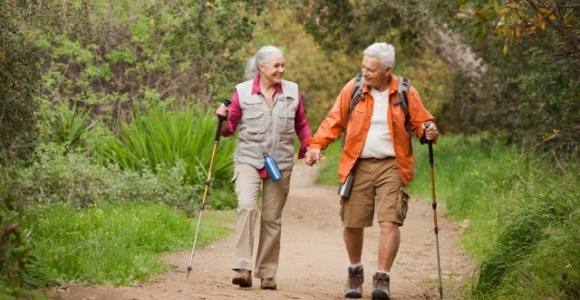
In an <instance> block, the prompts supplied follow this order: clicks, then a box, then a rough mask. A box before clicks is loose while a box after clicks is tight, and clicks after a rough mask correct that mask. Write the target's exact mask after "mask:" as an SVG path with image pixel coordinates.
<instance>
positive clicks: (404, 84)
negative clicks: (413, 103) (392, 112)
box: [393, 77, 411, 132]
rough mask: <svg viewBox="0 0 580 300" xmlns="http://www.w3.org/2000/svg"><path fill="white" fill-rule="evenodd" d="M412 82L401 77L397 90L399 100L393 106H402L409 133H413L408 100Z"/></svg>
mask: <svg viewBox="0 0 580 300" xmlns="http://www.w3.org/2000/svg"><path fill="white" fill-rule="evenodd" d="M410 85H411V82H410V81H409V79H407V78H404V77H399V87H398V88H397V93H398V94H399V99H397V101H395V102H393V104H395V105H397V104H400V105H401V108H402V109H403V112H404V113H405V128H406V129H407V131H409V132H410V131H411V121H410V120H409V105H408V100H407V92H408V91H409V86H410Z"/></svg>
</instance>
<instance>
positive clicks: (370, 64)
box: [361, 55, 391, 90]
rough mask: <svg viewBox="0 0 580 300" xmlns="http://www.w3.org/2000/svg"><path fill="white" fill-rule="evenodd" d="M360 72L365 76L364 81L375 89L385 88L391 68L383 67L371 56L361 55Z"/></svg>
mask: <svg viewBox="0 0 580 300" xmlns="http://www.w3.org/2000/svg"><path fill="white" fill-rule="evenodd" d="M361 72H362V74H363V76H364V77H365V83H366V84H367V85H368V86H371V87H374V88H375V89H377V90H381V89H382V88H385V87H386V86H387V84H388V82H389V79H390V77H391V68H390V67H389V68H386V69H383V68H382V67H381V61H380V60H379V59H378V58H376V57H372V56H366V55H365V56H364V57H363V61H362V70H361Z"/></svg>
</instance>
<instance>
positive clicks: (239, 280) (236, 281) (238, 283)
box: [232, 278, 252, 288]
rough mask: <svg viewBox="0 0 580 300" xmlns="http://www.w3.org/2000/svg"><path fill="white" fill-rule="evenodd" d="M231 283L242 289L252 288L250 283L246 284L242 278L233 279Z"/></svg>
mask: <svg viewBox="0 0 580 300" xmlns="http://www.w3.org/2000/svg"><path fill="white" fill-rule="evenodd" d="M232 283H233V284H236V285H239V286H240V287H243V288H248V287H252V283H251V282H247V281H245V280H243V279H242V278H234V279H232Z"/></svg>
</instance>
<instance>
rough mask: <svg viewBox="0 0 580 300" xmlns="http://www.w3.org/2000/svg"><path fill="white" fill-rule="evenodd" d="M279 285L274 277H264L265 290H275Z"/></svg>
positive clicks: (262, 285) (263, 285)
mask: <svg viewBox="0 0 580 300" xmlns="http://www.w3.org/2000/svg"><path fill="white" fill-rule="evenodd" d="M277 286H278V285H277V284H276V279H274V277H269V278H262V284H261V287H262V289H263V290H275V289H276V287H277Z"/></svg>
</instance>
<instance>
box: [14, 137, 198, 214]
mask: <svg viewBox="0 0 580 300" xmlns="http://www.w3.org/2000/svg"><path fill="white" fill-rule="evenodd" d="M61 149H62V146H58V145H55V144H49V145H42V147H40V148H39V154H38V156H39V161H38V162H35V163H33V164H32V165H31V166H30V167H28V168H25V169H22V170H21V171H20V172H19V174H18V178H17V181H16V184H15V185H16V186H15V189H14V191H13V193H14V194H15V197H14V198H15V199H19V200H18V205H19V207H26V206H28V205H35V204H53V203H61V202H64V203H68V204H70V205H72V206H75V207H87V206H90V205H93V204H100V203H105V202H141V203H146V202H154V203H165V204H167V205H169V206H171V207H175V208H179V209H183V210H191V209H193V207H192V206H193V203H194V202H196V201H198V200H199V199H200V196H199V194H201V190H202V187H201V186H193V185H190V184H187V183H185V182H184V180H183V178H184V177H185V168H184V165H183V164H182V163H180V162H178V163H177V164H176V165H175V166H174V167H172V168H165V165H159V166H157V169H156V170H155V171H156V172H155V173H153V171H151V170H148V169H145V170H141V172H138V171H134V170H121V169H119V168H118V167H117V166H116V165H114V164H110V165H107V166H103V165H98V164H95V163H92V162H91V160H90V159H89V158H87V157H86V156H85V155H83V154H81V153H65V154H62V152H63V151H62V150H61Z"/></svg>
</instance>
